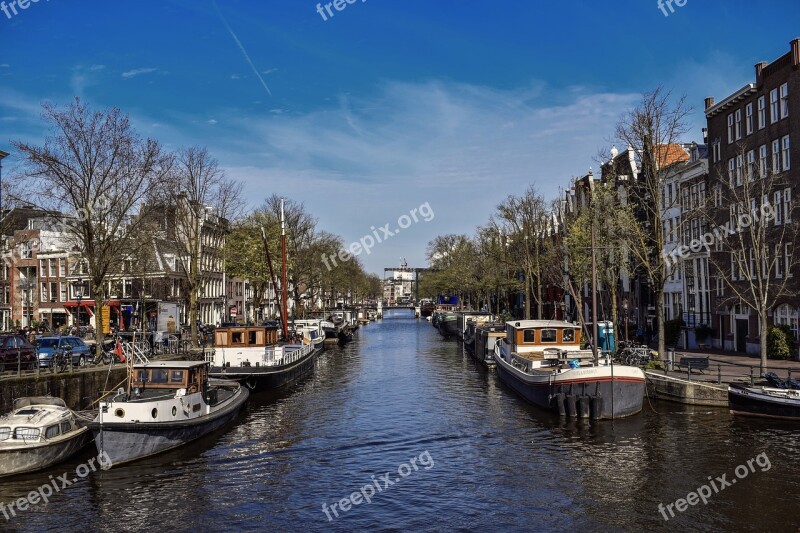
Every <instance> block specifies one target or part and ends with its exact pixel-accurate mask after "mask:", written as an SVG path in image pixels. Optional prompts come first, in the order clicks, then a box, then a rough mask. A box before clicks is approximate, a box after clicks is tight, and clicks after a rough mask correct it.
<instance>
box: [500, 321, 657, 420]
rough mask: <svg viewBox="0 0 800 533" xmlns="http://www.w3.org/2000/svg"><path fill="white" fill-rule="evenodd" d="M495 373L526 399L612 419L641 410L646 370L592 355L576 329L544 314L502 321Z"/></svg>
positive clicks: (564, 412)
mask: <svg viewBox="0 0 800 533" xmlns="http://www.w3.org/2000/svg"><path fill="white" fill-rule="evenodd" d="M494 359H495V363H496V368H497V373H498V375H499V377H500V379H501V380H502V381H503V382H504V383H505V384H506V385H508V386H509V387H511V388H512V389H514V390H515V391H516V392H517V393H518V394H520V395H521V396H522V397H523V398H525V399H526V400H528V401H529V402H530V403H532V404H534V405H536V406H538V407H541V408H543V409H548V410H551V411H554V412H557V413H559V414H561V415H566V416H570V417H579V418H590V417H591V418H593V419H596V420H600V419H615V418H623V417H626V416H631V415H634V414H636V413H638V412H639V411H641V410H642V401H643V398H644V387H645V376H644V372H642V370H641V369H640V368H637V367H633V366H625V365H615V364H613V361H611V359H610V357H607V356H603V357H602V358H601V359H599V360H597V361H596V360H594V356H593V354H592V352H591V351H590V350H581V329H580V327H579V326H577V325H575V324H571V323H569V322H561V321H549V320H520V321H514V322H507V323H506V335H505V337H504V338H502V339H500V341H499V342H498V343H497V346H496V348H495V356H494Z"/></svg>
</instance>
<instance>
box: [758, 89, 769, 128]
mask: <svg viewBox="0 0 800 533" xmlns="http://www.w3.org/2000/svg"><path fill="white" fill-rule="evenodd" d="M766 126H767V101H766V99H765V98H764V97H763V96H761V97H759V99H758V129H760V130H761V129H764V128H765V127H766Z"/></svg>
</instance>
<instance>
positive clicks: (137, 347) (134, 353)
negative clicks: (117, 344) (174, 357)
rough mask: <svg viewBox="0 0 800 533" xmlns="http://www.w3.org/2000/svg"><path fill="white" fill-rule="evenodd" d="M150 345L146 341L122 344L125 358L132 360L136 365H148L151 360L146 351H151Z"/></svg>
mask: <svg viewBox="0 0 800 533" xmlns="http://www.w3.org/2000/svg"><path fill="white" fill-rule="evenodd" d="M149 349H150V345H149V344H148V343H147V342H145V341H136V342H124V343H122V353H123V354H125V357H126V358H128V359H132V360H133V362H134V363H135V364H147V363H149V362H150V360H149V359H148V358H147V354H146V350H148V351H149Z"/></svg>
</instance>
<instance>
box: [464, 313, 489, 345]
mask: <svg viewBox="0 0 800 533" xmlns="http://www.w3.org/2000/svg"><path fill="white" fill-rule="evenodd" d="M492 320H494V315H492V314H491V313H484V312H480V311H459V312H457V313H456V336H457V337H458V338H459V339H460V340H462V341H464V340H466V335H467V330H468V329H469V327H470V324H474V325H475V326H479V325H481V324H485V323H486V322H491V321H492Z"/></svg>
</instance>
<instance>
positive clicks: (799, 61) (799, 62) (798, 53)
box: [790, 39, 800, 68]
mask: <svg viewBox="0 0 800 533" xmlns="http://www.w3.org/2000/svg"><path fill="white" fill-rule="evenodd" d="M790 44H791V45H792V66H793V67H794V68H797V67H799V66H800V39H795V40H794V41H792V42H791V43H790Z"/></svg>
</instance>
